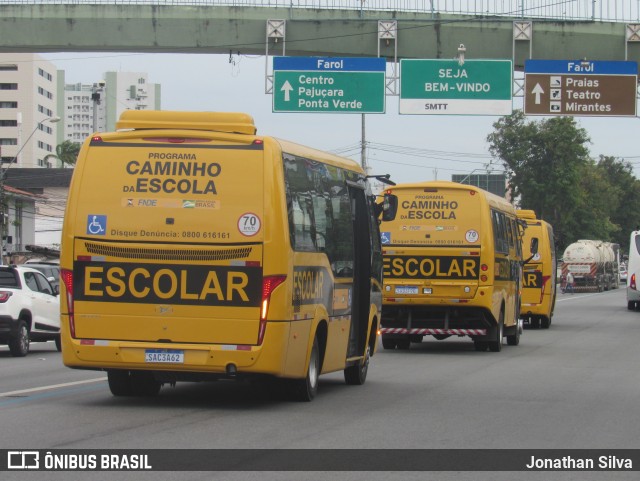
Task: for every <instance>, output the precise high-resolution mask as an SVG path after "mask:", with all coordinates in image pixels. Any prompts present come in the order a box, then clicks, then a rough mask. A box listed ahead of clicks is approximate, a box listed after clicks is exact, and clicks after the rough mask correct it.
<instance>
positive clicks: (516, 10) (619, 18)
mask: <svg viewBox="0 0 640 481" xmlns="http://www.w3.org/2000/svg"><path fill="white" fill-rule="evenodd" d="M0 5H123V6H131V5H156V6H227V7H269V8H287V9H291V8H306V9H318V10H327V9H331V10H358V11H361V12H363V13H364V12H371V11H379V12H392V11H396V12H415V13H430V14H432V15H436V14H459V15H473V16H487V17H496V16H497V17H514V18H526V19H546V20H562V21H602V22H636V21H638V20H639V19H640V0H0Z"/></svg>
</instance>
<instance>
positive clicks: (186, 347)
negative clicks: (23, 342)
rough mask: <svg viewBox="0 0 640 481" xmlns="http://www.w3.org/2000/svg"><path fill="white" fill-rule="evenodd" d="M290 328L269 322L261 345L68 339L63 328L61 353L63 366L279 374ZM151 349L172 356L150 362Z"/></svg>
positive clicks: (288, 325) (281, 371)
mask: <svg viewBox="0 0 640 481" xmlns="http://www.w3.org/2000/svg"><path fill="white" fill-rule="evenodd" d="M63 325H64V323H63ZM63 331H66V329H64V328H63ZM289 331H290V323H288V322H273V323H269V324H268V326H267V329H266V333H265V338H264V342H263V343H262V345H260V346H257V345H235V344H233V345H232V344H189V343H170V344H168V343H158V342H133V341H116V340H101V339H72V338H71V337H70V336H69V335H68V332H64V333H63V335H62V357H63V362H64V364H65V366H67V367H72V368H79V369H91V370H95V369H101V370H108V369H123V370H147V371H160V372H162V371H166V372H191V373H203V374H219V375H222V376H229V375H230V374H231V375H234V376H235V375H238V376H241V375H244V374H267V375H282V374H283V370H284V365H285V361H286V353H287V344H288V342H289ZM149 353H164V354H171V356H162V357H170V358H172V360H168V361H167V362H153V361H150V360H149V357H150V356H148V354H149ZM155 357H156V358H157V357H158V356H155Z"/></svg>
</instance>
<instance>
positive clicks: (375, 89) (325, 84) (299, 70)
mask: <svg viewBox="0 0 640 481" xmlns="http://www.w3.org/2000/svg"><path fill="white" fill-rule="evenodd" d="M276 61H278V62H276ZM358 68H360V69H362V70H363V71H355V69H358ZM376 69H377V70H376ZM385 75H386V73H385V60H384V59H379V58H373V59H353V58H335V59H326V58H325V59H323V58H320V57H303V58H297V59H296V58H290V57H276V58H275V59H274V71H273V111H274V112H327V113H329V112H330V113H384V110H385V97H384V89H385Z"/></svg>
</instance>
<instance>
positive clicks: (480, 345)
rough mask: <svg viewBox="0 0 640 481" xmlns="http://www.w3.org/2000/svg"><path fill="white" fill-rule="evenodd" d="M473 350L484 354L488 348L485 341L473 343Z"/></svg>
mask: <svg viewBox="0 0 640 481" xmlns="http://www.w3.org/2000/svg"><path fill="white" fill-rule="evenodd" d="M473 348H474V349H475V350H476V351H478V352H484V351H486V350H487V349H488V348H489V344H488V343H487V342H486V341H473Z"/></svg>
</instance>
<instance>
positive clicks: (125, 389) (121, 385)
mask: <svg viewBox="0 0 640 481" xmlns="http://www.w3.org/2000/svg"><path fill="white" fill-rule="evenodd" d="M107 381H108V382H109V390H110V391H111V394H113V395H114V396H131V395H132V394H133V389H132V387H131V380H130V378H129V371H121V370H109V371H107Z"/></svg>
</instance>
